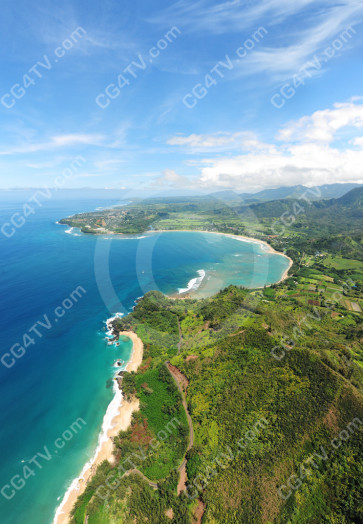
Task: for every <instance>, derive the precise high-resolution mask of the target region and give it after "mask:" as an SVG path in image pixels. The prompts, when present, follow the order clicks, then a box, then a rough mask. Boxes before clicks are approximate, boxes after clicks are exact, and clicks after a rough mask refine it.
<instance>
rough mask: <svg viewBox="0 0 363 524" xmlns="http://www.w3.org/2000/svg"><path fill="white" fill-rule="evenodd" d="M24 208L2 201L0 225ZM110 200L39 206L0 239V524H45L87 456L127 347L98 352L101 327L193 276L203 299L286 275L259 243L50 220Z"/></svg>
mask: <svg viewBox="0 0 363 524" xmlns="http://www.w3.org/2000/svg"><path fill="white" fill-rule="evenodd" d="M23 201H24V200H23V197H20V195H18V196H13V195H11V194H9V195H7V197H6V198H5V197H4V196H2V195H0V227H1V226H2V225H3V224H4V223H5V222H8V221H9V219H10V217H12V216H13V214H14V213H17V212H19V213H20V214H22V213H23V209H22V204H23ZM116 203H117V202H116V201H110V200H108V201H106V200H97V201H96V200H90V199H87V200H84V201H79V200H77V201H76V200H71V201H68V202H67V201H56V200H54V199H53V200H49V201H47V202H43V203H42V206H41V207H37V208H36V211H35V213H34V214H31V215H30V216H29V217H27V218H26V221H25V223H24V225H22V226H21V227H19V228H15V233H14V234H13V236H11V237H10V238H8V237H6V236H5V235H3V234H1V233H0V295H1V304H0V309H1V311H0V333H1V345H0V358H1V364H0V423H1V425H0V427H1V432H0V464H1V471H0V490H1V495H0V520H1V523H2V524H18V523H19V524H20V523H21V524H23V523H26V524H43V523H44V524H48V523H50V522H51V521H52V519H53V516H54V512H55V510H56V507H57V506H58V504H59V503H60V501H61V499H62V498H63V495H64V493H65V491H66V489H67V488H68V486H69V484H70V483H71V481H72V480H73V479H74V478H75V477H77V476H78V475H79V473H80V471H81V470H82V468H83V466H84V464H85V463H86V462H87V460H89V459H90V457H91V456H92V455H93V453H94V450H95V448H96V446H97V441H98V435H99V433H100V429H101V426H102V420H103V417H104V414H105V412H106V409H107V406H108V404H109V403H110V401H111V399H112V397H113V390H112V380H111V379H112V376H113V375H114V372H115V369H114V368H113V364H114V362H115V360H116V359H118V358H121V359H123V360H124V361H127V359H128V358H129V355H130V352H131V344H130V342H124V343H121V344H120V346H119V347H116V346H113V345H111V346H110V345H108V344H107V342H106V340H105V321H106V319H107V318H109V317H110V316H112V314H114V313H116V312H119V313H124V314H127V313H128V312H130V311H131V309H132V307H133V306H134V305H135V300H136V299H137V298H138V297H140V296H142V295H143V294H144V293H145V292H146V291H149V290H151V289H159V290H160V291H162V292H163V293H168V294H169V293H175V292H177V291H178V289H185V288H187V287H188V283H189V284H190V286H189V287H191V286H192V285H193V284H194V286H196V285H197V284H198V283H199V281H196V280H195V279H196V278H198V276H200V275H201V274H202V273H201V270H203V271H204V272H205V278H204V281H203V282H202V285H201V288H200V289H201V295H203V293H204V295H207V294H211V292H214V291H216V290H217V289H220V288H221V287H224V285H227V284H229V283H235V284H241V285H246V286H249V287H254V286H262V285H264V284H266V283H272V282H275V281H277V280H279V278H281V275H282V274H283V272H284V271H285V269H286V268H287V266H288V261H287V259H286V258H284V257H281V256H278V255H274V254H268V253H267V252H266V251H265V249H264V248H263V247H261V246H260V245H259V244H252V243H246V242H240V241H237V240H234V239H231V238H226V237H223V236H220V235H207V234H201V233H178V232H175V233H163V234H151V235H139V236H138V237H132V238H122V237H113V238H111V237H107V236H105V237H95V236H91V235H81V234H79V232H78V231H77V230H70V228H68V227H65V226H60V225H58V224H57V223H56V222H57V220H59V219H60V218H63V217H65V216H69V215H71V214H74V213H79V212H83V211H92V210H95V209H96V208H98V207H100V206H101V207H107V206H110V205H113V204H116ZM6 231H7V232H8V233H9V232H10V229H9V228H7V229H6ZM198 271H199V273H198ZM77 421H78V422H77ZM75 422H76V424H75Z"/></svg>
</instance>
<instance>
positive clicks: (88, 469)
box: [53, 331, 144, 524]
mask: <svg viewBox="0 0 363 524" xmlns="http://www.w3.org/2000/svg"><path fill="white" fill-rule="evenodd" d="M120 336H126V337H128V338H130V339H131V340H132V344H133V346H132V355H131V358H130V360H129V362H128V363H127V365H126V367H125V369H126V370H127V371H129V372H131V371H137V369H138V367H139V366H140V364H141V362H142V358H143V352H144V345H143V343H142V341H141V339H140V338H139V337H138V336H137V335H136V334H135V333H133V332H132V331H122V332H120ZM116 402H117V405H118V409H117V414H116V415H115V416H114V417H113V418H112V420H111V423H110V426H109V428H108V429H106V434H105V435H102V438H101V440H100V442H99V445H98V447H97V450H96V453H95V455H94V457H93V458H92V459H91V460H90V461H89V462H87V464H86V465H85V466H84V468H83V470H82V473H81V474H80V475H79V477H78V478H76V479H75V480H74V481H73V482H72V484H71V486H70V488H69V489H68V490H67V492H66V494H65V496H64V498H63V501H62V502H61V504H60V505H59V507H58V509H57V511H56V515H55V518H54V520H53V524H68V523H69V521H70V513H71V511H72V508H73V506H74V503H75V502H76V500H77V498H78V497H79V496H80V495H82V493H83V492H84V491H85V489H86V486H87V482H88V481H89V480H90V478H91V477H92V475H93V474H94V473H95V471H96V470H97V466H99V464H101V463H102V462H103V461H104V460H108V461H109V462H110V463H112V461H113V440H112V439H113V437H115V436H116V435H118V433H119V432H120V431H125V430H126V429H127V428H128V427H129V425H130V423H131V417H132V413H133V412H134V411H137V410H138V409H139V400H138V399H135V400H133V401H131V402H127V401H125V400H123V399H122V392H121V390H120V389H118V388H117V390H116V392H115V397H114V399H113V400H112V402H111V404H110V405H109V408H110V407H111V405H112V404H113V403H116ZM106 415H107V414H106Z"/></svg>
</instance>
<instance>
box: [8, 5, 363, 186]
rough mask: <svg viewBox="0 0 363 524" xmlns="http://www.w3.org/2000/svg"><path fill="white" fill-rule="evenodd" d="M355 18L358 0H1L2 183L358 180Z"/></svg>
mask: <svg viewBox="0 0 363 524" xmlns="http://www.w3.org/2000/svg"><path fill="white" fill-rule="evenodd" d="M362 22H363V3H362V2H361V1H357V0H354V1H353V0H340V1H339V2H334V1H332V0H325V1H319V0H318V1H312V0H294V1H291V0H263V1H261V0H257V1H255V0H250V1H249V0H246V1H239V0H234V1H226V2H216V1H214V2H211V1H209V0H194V1H192V0H179V1H176V2H170V1H168V2H167V1H160V0H154V1H153V2H146V0H135V1H133V2H116V1H112V0H105V1H103V2H94V5H92V3H90V2H89V1H87V2H86V1H80V0H78V1H73V2H68V1H67V0H65V1H62V2H54V1H53V2H49V1H47V0H45V1H41V2H40V1H39V0H35V1H34V2H32V3H31V4H29V2H26V1H25V0H19V1H18V2H13V1H10V0H3V2H2V16H1V21H0V29H1V31H0V38H1V46H0V60H1V67H2V75H1V78H0V98H1V103H0V117H1V119H0V173H1V174H0V187H2V188H11V187H43V186H47V187H54V186H55V185H56V184H57V182H56V180H60V179H59V177H61V178H62V177H63V181H62V184H63V187H71V188H77V187H99V188H125V191H127V192H131V194H141V193H145V192H146V193H147V192H158V193H163V192H170V191H177V192H179V193H183V192H186V191H191V190H193V191H195V192H198V191H211V190H217V189H226V188H230V189H236V190H241V191H251V192H252V191H258V190H260V189H262V188H265V187H277V186H281V185H294V184H297V183H304V184H307V185H314V184H319V185H320V184H324V183H330V182H331V183H332V182H363V172H362V169H361V166H362V165H363V98H362V95H363V93H362V85H363V82H362V81H363V69H362V67H361V56H362V47H363V35H362V29H363V24H362ZM79 158H81V161H79ZM77 159H78V160H77ZM65 174H66V176H65ZM57 177H58V178H57Z"/></svg>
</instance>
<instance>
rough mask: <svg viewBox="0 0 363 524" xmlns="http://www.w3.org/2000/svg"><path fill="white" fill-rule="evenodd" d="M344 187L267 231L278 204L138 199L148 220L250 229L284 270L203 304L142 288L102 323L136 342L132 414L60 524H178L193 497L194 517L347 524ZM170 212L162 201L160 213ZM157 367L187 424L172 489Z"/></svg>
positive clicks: (355, 240)
mask: <svg viewBox="0 0 363 524" xmlns="http://www.w3.org/2000/svg"><path fill="white" fill-rule="evenodd" d="M351 193H354V194H353V195H350V194H348V195H345V197H342V198H341V199H339V201H325V202H313V203H311V204H310V206H312V207H311V208H309V210H310V212H309V214H305V215H302V214H299V215H297V216H296V220H295V221H294V222H292V223H291V225H290V226H285V231H284V234H283V235H273V234H272V231H273V229H274V227H275V226H274V223H275V222H276V220H280V218H279V217H280V215H279V214H278V213H280V212H281V209H283V211H284V210H286V206H288V208H289V209H290V210H291V205H292V203H291V202H286V201H284V202H283V203H281V202H282V201H278V202H267V203H264V204H256V206H257V207H256V208H255V209H254V211H253V219H251V220H247V219H246V220H245V221H243V220H242V219H241V216H242V215H245V214H246V210H243V209H242V208H241V209H240V213H239V214H238V215H236V214H235V210H236V207H233V205H232V204H231V206H229V208H228V209H229V210H230V214H228V213H229V211H228V212H227V211H223V209H222V208H223V206H222V205H221V208H219V207H218V206H217V212H216V211H215V210H212V209H211V207H209V208H208V206H209V205H210V201H206V202H202V203H200V202H201V200H202V199H199V201H196V200H197V199H196V200H194V201H193V200H192V201H182V202H173V203H169V204H168V203H165V202H153V203H149V204H148V205H150V206H151V207H152V209H155V207H158V206H160V208H159V211H160V210H161V209H164V211H163V212H168V216H163V217H159V218H158V219H157V222H156V223H155V222H153V227H155V225H157V226H158V227H160V224H162V221H163V220H164V221H168V220H171V222H170V223H169V225H170V226H171V227H173V226H175V225H176V221H175V220H176V219H177V220H181V221H183V220H184V224H187V223H188V224H189V226H188V227H190V224H191V223H192V222H193V221H194V222H193V223H194V224H197V223H198V228H201V224H200V222H198V221H199V220H203V221H204V220H205V222H204V224H205V227H208V228H213V227H215V228H217V229H218V230H220V229H223V228H225V227H228V228H229V227H232V226H231V225H230V224H232V223H233V220H234V219H235V220H236V222H235V223H234V226H233V227H236V228H237V229H238V232H241V231H242V230H243V231H244V232H246V231H251V230H252V229H254V231H255V233H256V232H257V231H258V234H259V235H260V237H261V238H262V237H263V238H267V239H269V240H270V242H271V243H272V244H273V245H274V247H276V248H277V249H280V250H282V249H284V250H286V253H287V254H288V255H289V256H291V257H292V259H293V261H294V264H293V267H292V269H291V271H290V275H289V278H288V279H287V280H285V281H284V282H282V283H281V284H278V285H273V286H271V287H269V288H265V289H259V290H246V289H241V288H238V287H235V286H230V287H228V288H226V289H224V290H221V291H220V292H219V293H217V294H216V295H215V296H214V297H211V298H208V299H203V300H195V299H186V300H172V299H168V298H166V297H165V296H163V295H162V294H161V293H159V292H155V291H153V292H150V293H147V294H146V295H145V296H144V297H143V298H142V299H141V300H140V301H139V302H138V304H137V306H136V308H135V310H134V311H133V312H132V313H130V314H129V315H128V316H127V317H124V318H121V319H117V320H115V323H114V328H115V329H116V330H119V331H125V330H130V329H131V330H133V331H135V332H136V333H137V334H138V335H139V336H140V337H141V339H142V340H143V342H144V345H145V352H144V360H143V363H142V365H141V367H140V369H139V370H138V372H137V373H136V374H134V373H132V374H126V375H125V377H124V379H123V380H124V381H123V389H124V392H125V395H126V396H127V397H130V398H131V397H132V396H134V395H136V396H137V397H138V398H139V399H140V411H139V412H138V413H136V414H135V415H134V417H133V422H132V425H131V428H130V429H129V430H128V431H126V432H123V433H121V434H120V435H119V436H118V437H117V438H116V439H115V445H116V446H115V447H116V451H115V458H116V463H115V465H113V466H111V465H110V464H108V463H104V464H102V465H101V466H100V467H99V468H98V470H97V473H96V474H95V476H94V477H93V479H92V480H91V482H90V483H89V485H88V487H87V489H86V492H85V493H84V494H83V495H82V496H81V497H80V499H79V500H78V502H77V505H76V507H75V510H74V515H73V523H77V524H81V523H82V524H83V523H84V521H85V517H86V516H87V517H88V520H87V522H88V524H95V523H113V522H117V523H130V524H131V523H141V522H149V523H155V524H159V523H162V524H163V523H167V522H176V523H185V524H187V523H188V524H192V522H193V515H194V514H195V510H196V507H197V504H199V507H202V510H204V515H203V520H202V522H203V524H222V523H223V524H224V523H231V524H234V523H241V524H242V523H243V524H244V523H253V524H266V523H270V524H271V523H274V524H285V523H290V524H300V523H306V524H314V523H316V524H318V523H319V524H320V523H326V524H355V523H358V522H363V509H362V505H361V503H360V501H361V499H362V495H363V483H362V479H363V467H362V465H361V461H360V457H361V456H362V452H363V449H362V448H363V438H362V437H363V397H362V391H363V348H362V341H363V322H362V314H361V312H362V308H363V295H362V291H363V258H362V231H361V196H360V195H361V191H360V190H353V191H352V192H351ZM208 202H209V203H208ZM140 205H141V204H140ZM238 205H239V204H238ZM168 206H169V208H168ZM170 206H172V207H173V208H178V212H177V213H176V212H175V214H174V215H173V217H172V218H170V215H172V214H173V213H172V212H171V208H170ZM235 206H237V203H236V204H235ZM289 206H290V207H289ZM136 207H137V206H136ZM188 207H189V208H190V210H189V211H188ZM166 208H168V211H166ZM203 209H204V210H205V214H204V212H203ZM231 209H233V210H232V211H231ZM218 210H220V213H218ZM338 210H339V215H338V216H335V215H336V214H337V213H338ZM159 211H158V212H159ZM148 213H150V214H148V215H147V216H151V210H150V209H148ZM208 213H209V214H210V213H212V215H213V221H212V222H211V221H210V222H209V225H208V226H207V220H208V219H207V218H206V217H207V216H211V215H208ZM256 216H258V220H256ZM200 217H202V218H200ZM334 217H335V218H334ZM174 219H175V220H174ZM209 220H210V219H209ZM164 224H165V222H164ZM280 224H281V221H280ZM186 227H187V226H186ZM255 236H256V235H255ZM179 326H180V330H181V336H180V334H179ZM166 361H170V363H171V364H172V365H173V366H175V367H176V368H178V370H179V371H180V372H181V373H182V374H183V375H184V377H185V380H186V385H187V389H186V400H187V403H188V409H189V412H190V414H191V417H192V421H193V428H194V444H193V447H192V448H191V449H190V450H189V451H188V452H187V454H186V459H187V466H186V469H187V474H188V491H187V493H185V492H182V493H181V494H180V495H178V494H177V483H178V478H179V473H178V468H179V466H180V464H181V461H182V460H183V458H184V456H185V452H186V449H187V436H188V425H187V421H186V416H185V412H184V409H183V406H182V402H181V397H180V394H179V392H178V390H177V388H176V385H175V382H174V380H173V379H172V378H171V376H170V374H169V372H168V370H167V368H166V366H165V362H166ZM175 420H178V423H175ZM173 421H174V423H173ZM179 422H180V423H179ZM164 432H165V433H166V435H167V438H160V437H161V436H163V437H164V436H165V435H164ZM155 442H159V445H158V446H154V445H153V444H154V443H155ZM128 458H131V459H132V461H131V459H130V462H128V463H127V465H126V464H125V461H127V459H128ZM134 468H137V469H138V470H139V472H140V473H134V472H131V473H130V470H131V469H134ZM142 475H144V476H142ZM107 478H108V479H109V481H108V484H106V479H107ZM110 486H111V488H110ZM112 486H114V489H112ZM100 493H101V495H102V496H99V494H100ZM102 497H103V498H102Z"/></svg>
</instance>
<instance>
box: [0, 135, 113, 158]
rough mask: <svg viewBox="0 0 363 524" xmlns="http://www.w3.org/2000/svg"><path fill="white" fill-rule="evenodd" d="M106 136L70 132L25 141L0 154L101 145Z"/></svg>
mask: <svg viewBox="0 0 363 524" xmlns="http://www.w3.org/2000/svg"><path fill="white" fill-rule="evenodd" d="M103 141H104V136H103V135H99V134H77V133H73V134H68V135H57V136H53V137H51V139H50V140H49V141H48V142H38V143H33V144H28V143H24V144H21V145H19V146H17V147H11V148H10V147H9V148H8V149H5V150H3V151H0V155H13V154H18V153H19V154H21V153H35V152H37V151H49V150H52V149H56V148H59V147H72V146H75V145H79V144H81V145H92V146H100V145H102V144H103Z"/></svg>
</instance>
